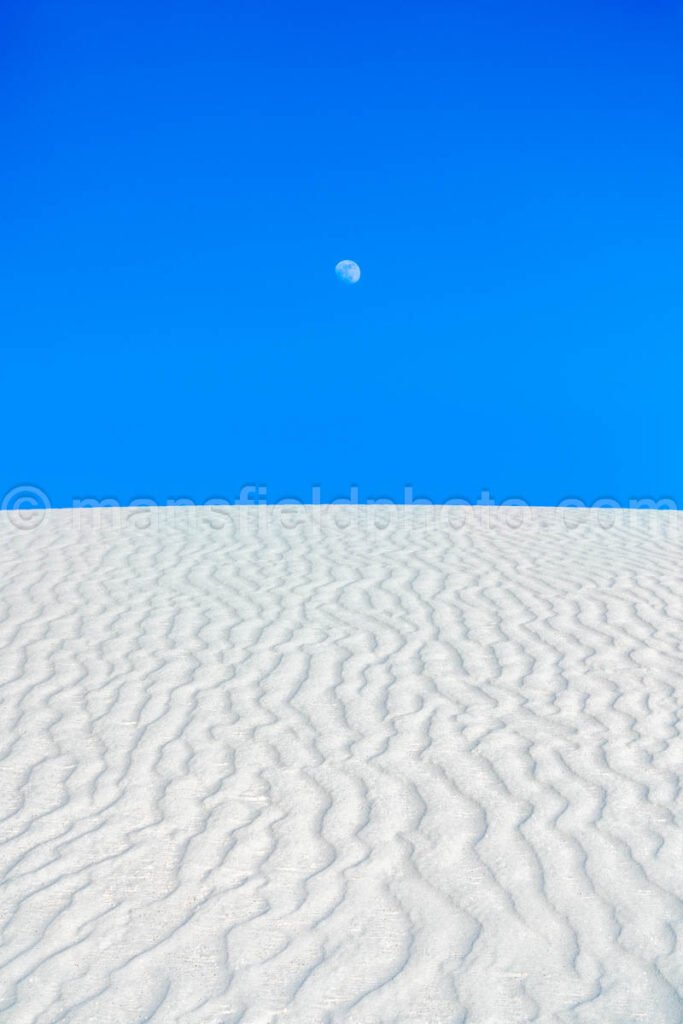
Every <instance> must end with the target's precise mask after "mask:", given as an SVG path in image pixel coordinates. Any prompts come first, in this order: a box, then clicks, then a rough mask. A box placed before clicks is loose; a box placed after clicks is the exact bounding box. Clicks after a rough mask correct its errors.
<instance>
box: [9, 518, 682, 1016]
mask: <svg viewBox="0 0 683 1024" xmlns="http://www.w3.org/2000/svg"><path fill="white" fill-rule="evenodd" d="M509 514H510V513H509V510H508V512H506V511H505V510H502V509H499V510H489V509H486V510H475V511H471V512H470V511H468V512H463V511H462V510H450V511H449V510H444V509H429V508H412V509H405V510H394V511H393V512H387V516H388V517H389V521H388V525H386V523H384V521H383V522H382V523H376V522H373V521H372V518H373V516H374V515H375V513H372V514H371V513H370V512H369V511H368V510H364V509H349V508H347V509H343V508H339V509H329V508H328V509H324V510H322V511H317V510H315V509H293V510H292V509H290V510H289V511H288V512H286V513H283V512H282V510H278V509H272V508H271V509H251V510H248V511H247V510H244V509H242V510H238V509H218V510H210V509H203V510H201V511H200V510H195V509H184V510H173V509H168V510H162V511H157V510H153V511H152V512H150V513H147V512H140V511H137V512H130V511H128V510H125V511H122V512H116V511H114V510H112V511H111V512H110V513H107V514H103V513H102V512H100V511H97V510H91V511H89V512H87V513H80V514H79V515H77V514H76V513H72V512H68V511H63V512H58V511H53V512H49V513H47V515H46V516H45V519H44V521H43V522H42V523H41V524H40V525H39V526H37V527H36V529H34V530H27V529H24V530H21V529H17V528H16V526H15V525H13V523H12V522H11V518H10V517H9V516H7V515H5V516H4V518H3V519H2V520H1V521H0V548H1V552H2V555H1V557H2V572H3V575H2V609H1V611H0V615H1V622H0V645H1V653H0V672H1V681H2V685H1V686H0V697H1V698H2V705H1V717H0V816H1V818H2V824H1V826H0V881H1V886H0V934H1V942H2V948H1V952H0V1019H2V1020H3V1021H4V1020H7V1021H10V1022H12V1024H29V1022H32V1024H33V1022H35V1024H56V1022H58V1021H64V1022H69V1024H85V1022H97V1024H109V1022H112V1024H140V1022H143V1021H154V1022H158V1024H167V1022H168V1024H170V1022H187V1024H236V1022H238V1021H239V1022H243V1024H275V1022H278V1024H280V1022H294V1024H323V1022H326V1024H327V1022H330V1024H332V1022H333V1024H341V1022H344V1024H390V1022H391V1024H403V1022H406V1024H414V1022H420V1024H446V1022H447V1024H522V1022H524V1024H526V1022H530V1021H535V1022H541V1024H546V1022H548V1024H550V1022H559V1024H636V1022H646V1024H680V1022H681V1021H683V998H682V993H683V937H682V935H681V932H682V929H683V913H682V906H683V905H682V903H681V896H682V890H683V833H682V832H681V828H680V826H681V810H682V800H681V784H680V783H681V779H680V771H681V767H682V764H683V738H682V735H681V703H682V702H681V697H682V695H683V681H682V680H683V516H682V515H679V514H678V513H665V512H662V513H658V512H637V513H634V512H613V513H607V514H603V513H598V512H583V511H577V510H569V511H564V512H560V511H559V510H538V509H537V510H531V511H529V512H527V513H526V518H525V521H524V522H523V523H522V524H521V525H515V524H516V523H517V524H518V517H516V516H515V515H514V514H513V516H512V522H510V521H509V518H508V516H509ZM383 525H384V526H385V528H382V527H383Z"/></svg>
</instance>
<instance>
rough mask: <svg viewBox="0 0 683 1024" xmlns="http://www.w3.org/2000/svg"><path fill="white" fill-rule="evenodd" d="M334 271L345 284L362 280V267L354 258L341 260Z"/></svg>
mask: <svg viewBox="0 0 683 1024" xmlns="http://www.w3.org/2000/svg"><path fill="white" fill-rule="evenodd" d="M334 272H335V274H336V275H337V277H338V278H339V280H340V281H343V282H344V284H356V282H358V281H360V267H359V266H358V264H357V263H356V262H355V261H354V260H340V261H339V263H338V264H337V266H336V267H335V268H334Z"/></svg>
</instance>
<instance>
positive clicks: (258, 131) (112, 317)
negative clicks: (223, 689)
mask: <svg viewBox="0 0 683 1024" xmlns="http://www.w3.org/2000/svg"><path fill="white" fill-rule="evenodd" d="M0 118H1V128H2V149H3V157H2V160H1V161H0V212H1V214H2V218H1V219H2V246H1V247H0V290H1V301H0V338H1V343H2V372H3V386H2V396H3V409H4V416H3V421H4V431H3V435H2V461H1V471H2V472H1V479H0V491H2V492H3V493H4V492H5V491H6V490H7V489H8V488H11V487H14V486H15V485H18V484H22V483H30V484H33V485H35V486H39V487H41V488H42V489H43V490H44V491H45V492H46V493H47V494H48V496H49V498H50V500H51V501H52V503H53V504H55V505H68V504H70V503H71V501H72V499H73V498H74V497H83V496H93V497H100V498H101V497H105V496H114V497H116V498H118V500H120V501H121V502H129V501H130V500H132V499H133V498H136V497H142V496H149V497H152V498H155V499H156V500H157V501H165V500H167V499H169V498H174V497H181V496H186V497H190V498H193V499H195V500H197V501H203V500H205V499H206V498H208V497H210V496H224V497H226V498H231V497H232V496H233V495H235V494H236V492H237V491H239V489H240V487H241V486H242V485H243V484H245V483H248V482H256V483H259V484H262V485H265V486H266V487H267V489H268V497H269V498H270V499H271V500H276V499H278V498H281V497H283V496H293V497H300V498H302V499H306V497H307V495H308V494H310V490H311V487H312V485H314V484H320V485H321V486H322V493H323V498H327V499H329V498H333V497H336V496H340V495H343V494H345V493H346V494H348V492H349V488H350V486H351V485H352V484H355V485H357V486H358V487H359V488H360V497H361V500H362V499H364V498H367V497H378V496H394V497H399V496H400V495H401V494H402V492H403V487H404V485H405V484H412V485H413V487H414V488H415V492H416V493H419V494H423V495H425V496H428V497H430V498H432V499H433V500H444V499H445V498H448V497H455V496H462V497H466V498H476V497H477V495H478V494H479V493H480V491H481V490H482V489H483V488H486V489H488V490H489V491H490V492H491V493H492V494H493V496H494V498H496V499H498V500H501V499H503V498H509V497H522V498H524V499H525V500H527V501H529V502H531V503H533V504H555V503H557V502H559V501H560V500H561V499H563V498H565V497H567V496H578V497H581V498H583V499H584V500H586V501H589V502H590V501H592V500H594V499H595V498H597V497H602V496H612V497H615V498H617V499H618V500H620V501H628V499H629V498H631V497H634V496H637V497H640V496H644V495H647V496H652V497H654V498H660V497H663V496H670V497H673V498H674V499H676V500H677V501H678V502H679V503H680V504H681V505H683V469H682V466H683V462H682V458H681V447H682V446H681V441H682V439H683V427H682V419H681V412H680V404H681V398H680V395H681V376H682V371H683V356H682V355H681V345H682V343H683V287H682V285H683V7H682V6H681V4H680V3H679V2H677V0H676V2H674V0H640V2H635V0H622V2H616V0H605V2H600V3H597V2H595V0H590V2H582V0H573V2H571V3H570V2H566V3H549V2H547V0H543V2H537V3H536V2H525V0H521V2H515V3H510V2H509V0H420V2H418V0H411V2H400V0H392V2H386V0H365V2H363V3H360V2H356V0H348V2H345V3H326V2H321V0H310V2H298V0H291V2H283V0H249V2H247V0H240V2H235V0H224V2H220V0H211V2H209V0H193V2H189V0H182V2H173V0H164V2H163V3H162V2H156V0H146V2H140V0H5V2H4V3H3V4H2V5H0ZM346 258H350V259H353V260H356V261H357V262H358V263H359V264H360V266H361V268H362V272H363V276H362V278H361V280H360V282H359V283H358V284H356V285H353V286H349V285H344V284H343V283H341V282H340V281H338V280H337V278H336V277H335V274H334V266H335V264H336V263H337V262H338V261H339V260H341V259H346Z"/></svg>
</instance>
